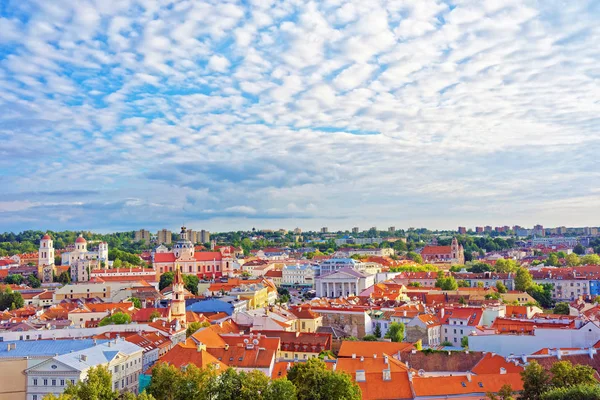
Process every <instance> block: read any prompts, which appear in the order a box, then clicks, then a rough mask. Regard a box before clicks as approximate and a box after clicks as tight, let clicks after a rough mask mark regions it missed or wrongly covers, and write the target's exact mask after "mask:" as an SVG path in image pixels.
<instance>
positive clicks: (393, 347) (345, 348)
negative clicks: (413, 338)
mask: <svg viewBox="0 0 600 400" xmlns="http://www.w3.org/2000/svg"><path fill="white" fill-rule="evenodd" d="M413 349H415V347H414V346H413V345H412V343H406V342H362V341H349V340H344V341H343V342H342V345H341V346H340V350H339V352H338V357H340V358H343V357H352V354H356V357H360V356H363V357H368V358H372V357H373V355H374V354H377V357H379V358H381V357H383V354H384V353H385V354H389V355H396V354H397V353H398V352H401V353H402V352H407V351H411V350H413Z"/></svg>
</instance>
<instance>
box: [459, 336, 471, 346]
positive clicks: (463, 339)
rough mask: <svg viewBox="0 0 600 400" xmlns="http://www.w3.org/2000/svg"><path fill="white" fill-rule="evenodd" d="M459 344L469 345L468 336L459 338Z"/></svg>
mask: <svg viewBox="0 0 600 400" xmlns="http://www.w3.org/2000/svg"><path fill="white" fill-rule="evenodd" d="M460 345H461V346H462V347H469V337H468V336H463V337H462V339H460Z"/></svg>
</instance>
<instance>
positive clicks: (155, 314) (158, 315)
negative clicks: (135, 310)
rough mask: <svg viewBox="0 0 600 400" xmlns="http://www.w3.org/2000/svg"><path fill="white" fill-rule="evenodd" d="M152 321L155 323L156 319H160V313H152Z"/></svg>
mask: <svg viewBox="0 0 600 400" xmlns="http://www.w3.org/2000/svg"><path fill="white" fill-rule="evenodd" d="M149 318H150V321H153V320H154V319H156V318H160V313H159V312H158V311H152V312H151V313H150V317H149Z"/></svg>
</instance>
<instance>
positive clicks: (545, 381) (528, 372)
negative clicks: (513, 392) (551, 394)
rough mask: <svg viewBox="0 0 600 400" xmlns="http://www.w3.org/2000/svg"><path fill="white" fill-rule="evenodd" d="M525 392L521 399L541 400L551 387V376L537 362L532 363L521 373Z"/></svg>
mask: <svg viewBox="0 0 600 400" xmlns="http://www.w3.org/2000/svg"><path fill="white" fill-rule="evenodd" d="M521 379H522V380H523V391H522V392H521V398H522V399H524V400H539V399H541V398H542V394H543V393H544V392H545V391H546V390H547V389H548V388H549V387H550V386H549V385H550V374H549V373H548V372H547V371H546V370H545V369H544V368H543V367H542V366H541V365H540V364H538V363H537V362H536V361H531V362H530V363H529V365H527V366H526V367H525V369H524V370H523V371H522V372H521Z"/></svg>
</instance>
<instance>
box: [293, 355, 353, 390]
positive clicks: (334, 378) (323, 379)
mask: <svg viewBox="0 0 600 400" xmlns="http://www.w3.org/2000/svg"><path fill="white" fill-rule="evenodd" d="M287 377H288V379H289V380H290V381H291V382H292V383H293V384H294V386H295V387H296V391H297V394H298V400H360V398H361V391H360V387H359V386H358V384H356V383H355V382H353V381H352V379H351V378H350V375H348V374H346V373H342V372H334V371H330V370H328V369H327V367H326V366H325V363H324V362H323V361H321V360H319V359H316V358H312V359H310V360H308V361H307V362H304V363H296V364H294V366H293V367H292V368H291V369H290V371H289V372H288V376H287Z"/></svg>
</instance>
